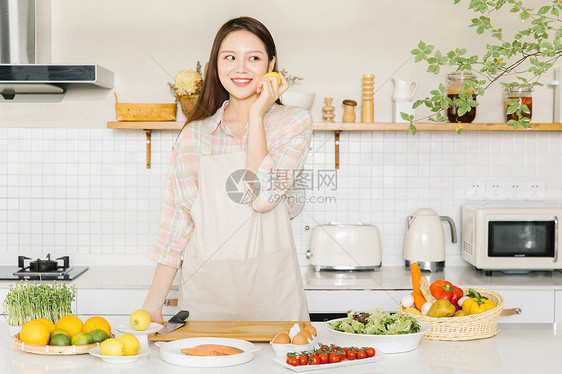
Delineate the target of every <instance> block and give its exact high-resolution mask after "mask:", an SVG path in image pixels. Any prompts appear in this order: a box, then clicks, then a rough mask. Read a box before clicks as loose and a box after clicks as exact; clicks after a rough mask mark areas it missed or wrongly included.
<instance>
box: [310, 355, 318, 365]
mask: <svg viewBox="0 0 562 374" xmlns="http://www.w3.org/2000/svg"><path fill="white" fill-rule="evenodd" d="M319 363H320V358H318V355H314V356H312V358H311V361H310V365H318V364H319Z"/></svg>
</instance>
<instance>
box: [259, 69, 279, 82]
mask: <svg viewBox="0 0 562 374" xmlns="http://www.w3.org/2000/svg"><path fill="white" fill-rule="evenodd" d="M267 77H276V78H277V84H281V78H280V77H279V73H277V72H275V71H272V72H270V73H267V74H265V75H264V76H263V77H262V79H264V78H267Z"/></svg>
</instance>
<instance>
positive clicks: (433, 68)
mask: <svg viewBox="0 0 562 374" xmlns="http://www.w3.org/2000/svg"><path fill="white" fill-rule="evenodd" d="M460 1H461V0H454V3H455V4H458V3H459V2H460ZM549 3H550V4H549V5H548V4H546V2H545V5H543V6H541V7H540V8H539V9H531V8H528V7H526V6H525V5H524V4H523V2H522V1H521V0H470V1H469V4H468V9H469V10H470V11H472V12H474V13H476V16H477V17H476V18H473V19H472V24H471V25H469V27H473V28H475V30H476V33H477V34H478V35H482V34H487V36H489V37H491V40H492V42H490V43H486V52H485V53H484V54H483V55H481V56H479V55H473V56H468V55H467V50H466V48H455V49H454V50H451V51H449V52H445V53H444V52H441V51H439V50H438V49H436V48H435V47H434V46H433V45H429V44H427V43H425V42H423V41H420V42H419V43H418V46H417V48H415V49H413V50H412V51H411V53H412V55H413V56H414V57H415V62H420V61H425V62H426V63H427V64H428V67H427V72H429V73H433V74H438V73H439V72H440V71H441V68H442V67H450V70H452V71H457V72H463V71H464V72H469V73H471V74H472V75H473V76H474V78H473V79H471V80H468V81H466V82H465V83H464V92H463V91H461V92H460V95H459V96H458V97H457V98H455V99H454V100H452V99H451V98H450V97H448V95H447V90H446V88H445V86H444V85H443V84H440V85H439V87H438V89H434V90H432V91H431V92H430V95H429V96H427V97H426V98H424V99H422V100H417V101H416V102H415V103H414V108H417V107H419V106H421V105H424V106H425V107H427V108H428V109H429V110H430V111H431V112H432V114H430V115H428V116H425V117H423V118H417V119H416V118H414V116H413V115H409V114H407V113H401V117H402V118H403V119H404V120H406V121H408V122H410V132H411V133H412V134H415V133H416V127H415V125H414V122H417V121H421V120H430V121H435V122H445V121H446V119H447V117H445V116H443V114H442V113H443V112H445V111H447V109H449V108H451V107H453V106H454V107H455V108H456V110H457V112H458V114H459V116H462V115H464V114H465V113H467V112H469V111H471V110H472V108H475V107H476V106H478V102H477V101H476V100H475V97H476V96H478V97H482V96H484V94H485V92H486V90H487V89H488V88H489V87H490V86H491V85H493V84H494V83H495V82H497V81H499V80H500V79H502V80H503V79H510V80H511V82H509V81H508V82H503V83H501V84H502V85H503V86H504V88H506V89H508V90H509V89H512V88H513V87H516V86H517V87H519V88H521V89H524V90H525V91H527V92H528V91H532V89H533V88H535V87H538V86H542V85H543V84H542V83H541V82H540V78H541V77H542V76H543V75H544V73H545V72H546V71H548V70H549V69H550V68H551V67H552V66H553V65H554V64H555V62H556V61H557V60H558V58H560V55H562V42H561V41H560V38H561V37H562V28H561V26H562V19H561V18H560V12H561V11H562V4H561V2H560V0H551V1H549ZM502 8H507V10H508V11H509V14H510V15H511V16H514V17H518V19H519V20H520V21H521V24H522V25H524V26H523V28H521V29H520V30H506V31H508V32H504V30H503V29H502V28H501V27H494V25H493V24H492V22H493V18H494V17H495V16H497V17H498V18H504V19H505V16H506V15H505V12H504V13H500V10H502ZM504 10H505V9H504ZM506 114H507V120H506V123H507V125H509V126H513V127H514V128H518V127H524V128H529V127H531V126H530V124H529V121H530V118H531V116H530V114H531V110H530V108H529V107H528V106H527V105H526V104H525V101H524V100H520V99H511V100H510V99H509V96H508V99H507V100H506ZM510 115H511V116H510ZM457 132H458V133H459V134H460V133H461V132H462V124H460V123H459V124H458V125H457Z"/></svg>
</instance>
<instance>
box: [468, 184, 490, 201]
mask: <svg viewBox="0 0 562 374" xmlns="http://www.w3.org/2000/svg"><path fill="white" fill-rule="evenodd" d="M466 198H467V200H486V186H485V184H484V182H479V181H471V182H468V184H467V186H466Z"/></svg>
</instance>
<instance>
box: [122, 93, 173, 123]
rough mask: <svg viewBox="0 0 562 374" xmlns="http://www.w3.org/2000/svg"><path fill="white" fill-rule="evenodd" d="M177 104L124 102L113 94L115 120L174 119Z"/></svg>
mask: <svg viewBox="0 0 562 374" xmlns="http://www.w3.org/2000/svg"><path fill="white" fill-rule="evenodd" d="M176 108H177V104H176V103H173V104H129V103H127V104H125V103H119V102H118V101H117V95H115V117H116V119H117V121H156V122H159V121H175V120H176Z"/></svg>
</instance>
